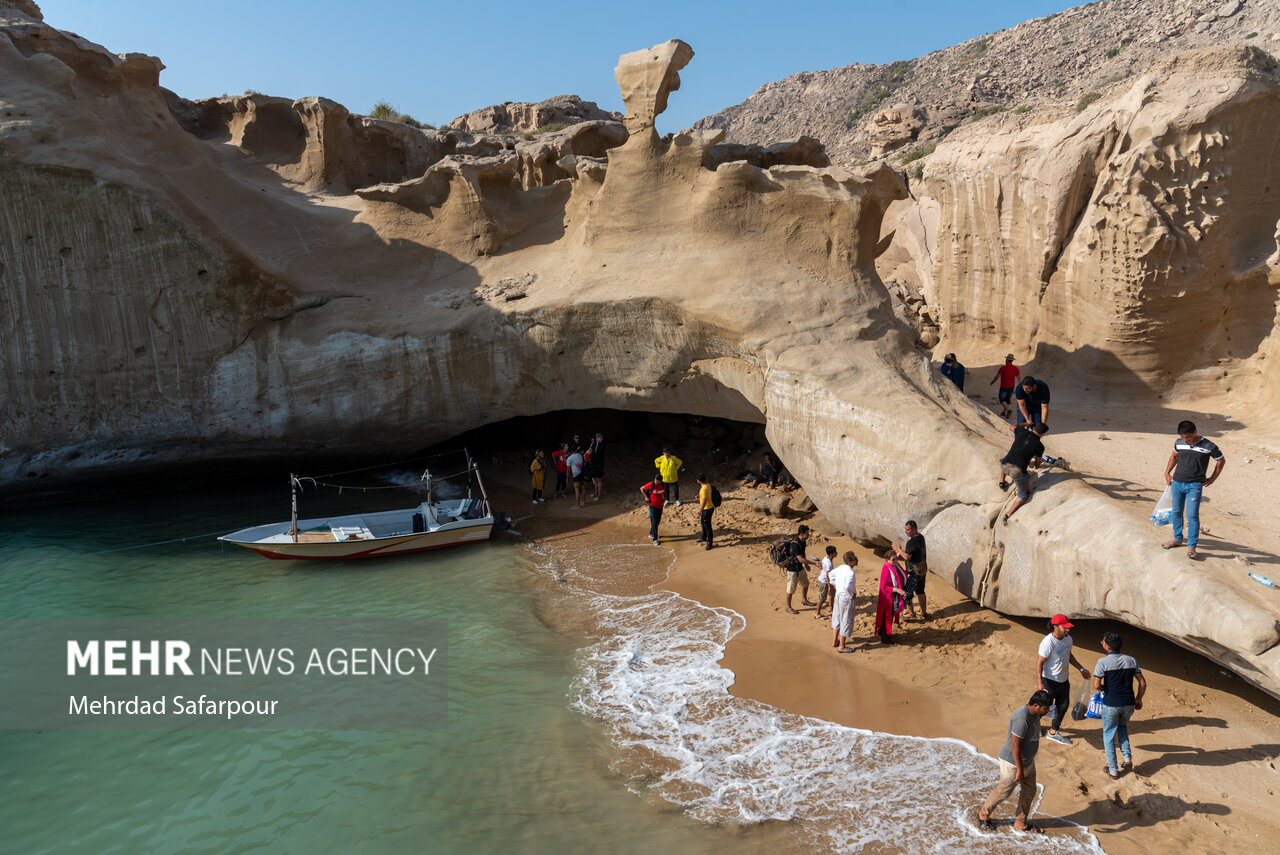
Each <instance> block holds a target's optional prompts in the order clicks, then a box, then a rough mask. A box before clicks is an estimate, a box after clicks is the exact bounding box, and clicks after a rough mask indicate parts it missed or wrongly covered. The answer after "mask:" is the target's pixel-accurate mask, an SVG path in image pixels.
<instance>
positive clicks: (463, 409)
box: [0, 6, 1280, 692]
mask: <svg viewBox="0 0 1280 855" xmlns="http://www.w3.org/2000/svg"><path fill="white" fill-rule="evenodd" d="M0 10H3V14H4V15H6V16H7V21H6V26H5V29H4V30H3V35H0V74H2V75H3V77H4V79H6V80H7V81H15V82H14V83H13V84H11V85H7V87H6V89H5V91H4V92H3V94H2V95H0V98H3V100H4V102H5V103H4V104H3V105H0V144H2V145H3V153H2V154H0V180H2V181H4V187H5V191H6V192H5V193H4V194H3V196H2V198H0V218H2V219H0V221H2V222H4V224H5V227H4V235H3V241H4V248H5V255H4V259H5V268H4V269H3V270H0V299H3V301H4V306H3V312H4V316H5V317H7V318H9V319H10V320H9V323H10V324H11V335H10V336H8V337H6V341H5V347H6V354H5V356H6V361H5V368H4V374H3V382H4V386H3V388H2V389H0V394H2V395H3V398H4V404H5V406H4V407H3V408H2V409H0V429H2V430H0V436H3V440H4V448H3V449H0V485H2V486H3V489H4V490H5V491H6V492H7V493H8V494H9V495H15V494H20V493H22V492H31V491H33V490H34V489H35V488H36V485H40V486H46V485H47V488H48V489H54V488H56V487H57V486H58V485H59V484H62V485H64V486H70V485H71V484H72V483H74V479H76V478H77V477H82V476H84V475H87V474H94V473H99V474H103V473H106V474H119V473H121V472H133V471H137V470H138V469H140V468H145V467H146V466H148V465H150V466H155V467H167V466H172V465H173V464H174V463H176V462H184V463H190V462H192V461H196V460H222V459H227V458H229V457H234V458H236V459H238V460H266V459H273V458H274V457H275V455H277V454H278V453H279V452H280V451H281V450H294V451H297V450H304V451H311V452H313V453H320V452H321V451H322V450H323V451H325V452H337V451H348V452H350V451H355V450H359V451H360V452H363V453H375V452H392V451H402V450H408V449H413V448H418V447H421V446H423V445H425V444H428V443H431V442H434V441H438V440H443V439H446V438H448V437H450V436H452V435H455V434H456V433H459V432H461V431H464V430H467V429H469V428H473V427H476V426H478V425H480V424H484V423H488V422H494V421H500V420H503V419H506V418H509V417H511V416H514V415H522V414H526V415H527V414H537V413H541V412H547V411H551V410H559V409H565V408H566V407H581V408H593V407H611V408H620V409H640V410H649V411H659V412H660V411H676V412H688V413H700V414H706V415H717V416H726V417H731V418H737V419H744V420H754V421H757V422H764V423H765V424H766V429H767V435H768V437H769V440H770V442H771V444H772V445H773V447H774V448H775V450H776V451H777V452H778V453H779V455H780V456H781V457H782V458H783V459H784V460H785V462H786V463H787V465H788V467H789V468H790V469H791V471H792V472H793V473H794V474H795V475H796V476H797V477H798V478H799V479H800V480H801V481H802V482H803V483H804V484H805V485H806V487H807V489H808V493H809V495H810V496H811V497H812V498H813V499H814V500H815V501H816V502H817V504H818V506H819V507H821V508H822V509H823V511H824V512H825V513H826V514H827V515H828V516H829V517H830V518H831V519H832V520H833V521H834V522H835V524H836V525H838V526H840V527H841V528H842V529H844V530H846V531H848V532H849V533H851V534H852V535H853V536H855V537H857V538H859V539H862V540H867V541H882V540H883V539H885V538H886V537H888V536H894V535H895V534H896V532H897V531H898V530H899V527H900V525H901V522H902V520H903V519H905V518H907V517H908V516H910V517H915V518H917V519H919V520H920V521H921V522H922V523H927V526H926V531H927V533H928V536H929V538H930V557H931V566H932V569H933V570H934V572H937V573H939V574H941V575H943V576H944V577H946V578H948V579H949V580H951V581H952V582H953V584H955V585H956V586H957V587H959V588H960V589H961V590H964V591H965V592H966V593H969V594H971V595H972V596H974V597H976V598H978V599H980V600H981V601H983V602H985V603H988V604H990V605H992V606H994V607H996V608H1000V609H1002V610H1004V611H1009V612H1014V613H1023V614H1036V613H1044V611H1045V610H1046V609H1047V610H1048V611H1049V612H1053V611H1069V612H1073V613H1075V614H1080V615H1095V616H1104V615H1105V616H1111V617H1119V618H1122V619H1124V620H1127V621H1129V622H1131V623H1134V624H1136V625H1139V626H1143V627H1146V628H1148V629H1152V630H1154V631H1156V632H1159V633H1161V634H1164V635H1166V636H1169V637H1171V638H1175V639H1177V640H1179V641H1180V642H1181V643H1184V644H1186V645H1188V646H1189V647H1192V648H1193V649H1196V650H1200V651H1203V652H1206V653H1209V654H1210V655H1214V656H1217V657H1218V658H1220V659H1221V660H1222V661H1224V662H1227V663H1228V664H1230V665H1231V667H1233V668H1235V669H1236V670H1237V671H1238V672H1239V673H1241V674H1243V675H1245V676H1247V677H1248V678H1249V679H1250V680H1253V681H1254V682H1256V683H1258V684H1259V685H1262V686H1264V687H1266V688H1267V689H1268V690H1270V691H1273V692H1280V654H1278V653H1277V650H1278V649H1280V648H1277V642H1278V641H1280V637H1278V636H1277V626H1276V618H1277V614H1276V612H1275V610H1274V609H1271V608H1270V607H1269V606H1265V605H1259V604H1258V603H1256V602H1254V601H1252V600H1247V599H1245V598H1244V597H1242V596H1240V595H1239V594H1238V593H1236V592H1235V591H1234V590H1233V589H1230V588H1226V587H1224V586H1221V585H1218V584H1216V583H1214V582H1212V581H1210V580H1209V579H1208V577H1205V576H1200V575H1196V574H1194V573H1192V572H1191V571H1189V570H1187V569H1185V567H1183V566H1181V565H1176V564H1175V563H1173V561H1172V557H1171V556H1162V558H1167V559H1170V560H1168V561H1165V562H1164V563H1160V562H1157V563H1156V567H1155V568H1154V570H1155V571H1158V572H1160V573H1161V574H1162V580H1163V582H1164V584H1163V585H1162V586H1161V587H1160V588H1159V595H1158V596H1156V595H1155V593H1154V592H1155V590H1156V589H1155V588H1154V586H1152V585H1151V584H1149V583H1147V582H1146V581H1144V580H1143V579H1142V578H1135V576H1134V574H1133V572H1132V570H1133V568H1134V567H1135V566H1140V565H1141V564H1143V562H1144V560H1145V559H1144V556H1143V555H1141V554H1139V551H1138V550H1139V546H1138V545H1137V544H1134V543H1133V539H1132V538H1126V537H1125V536H1124V535H1125V533H1126V532H1127V531H1130V530H1132V527H1133V526H1134V525H1136V524H1137V522H1138V521H1137V520H1135V519H1134V516H1135V513H1134V512H1133V511H1132V510H1126V509H1124V508H1119V509H1118V508H1117V506H1116V504H1115V503H1114V502H1112V501H1110V500H1109V499H1107V497H1106V496H1104V495H1103V494H1101V493H1099V492H1097V491H1095V490H1094V489H1093V488H1091V487H1089V486H1088V485H1087V484H1084V483H1083V482H1080V481H1067V482H1063V483H1059V484H1056V485H1055V486H1054V489H1053V490H1052V491H1049V492H1047V493H1045V494H1044V498H1043V499H1040V498H1038V499H1037V501H1036V502H1035V503H1034V505H1033V506H1029V507H1028V509H1027V510H1026V511H1024V512H1023V513H1022V514H1020V522H1021V521H1022V519H1024V518H1025V519H1026V520H1028V521H1029V524H1028V525H1019V526H1011V527H1009V528H1004V527H997V526H996V525H995V521H996V519H997V517H998V516H999V513H1000V507H1001V503H1002V501H1003V499H1004V497H1003V495H1002V494H1000V493H999V492H998V491H997V490H996V488H995V486H994V484H992V483H991V480H992V479H991V477H990V474H991V471H990V470H991V461H992V459H993V457H994V456H996V454H997V453H998V444H1000V443H1003V442H1005V441H1006V440H1005V437H1006V433H1005V432H1004V431H1003V430H1002V428H1001V427H1000V426H999V425H997V424H996V423H995V422H994V421H993V420H992V419H991V418H990V416H989V415H985V414H983V413H982V412H980V411H979V410H978V409H976V408H975V407H974V406H973V405H972V403H971V402H970V401H969V400H968V399H967V398H966V397H964V396H963V395H962V394H960V393H959V392H958V390H956V389H955V388H954V387H953V386H951V385H950V384H949V383H940V382H939V380H938V378H937V376H936V374H934V373H933V372H932V371H931V370H930V366H929V363H928V360H927V357H926V356H925V355H924V354H923V353H922V352H920V351H918V350H917V349H916V348H915V346H914V344H915V341H916V337H917V330H915V329H914V328H913V327H912V325H911V324H909V323H906V322H905V321H904V318H903V317H900V316H899V314H895V307H894V302H893V299H892V298H891V296H890V294H889V292H888V291H887V290H886V289H885V287H884V286H883V284H882V283H881V281H880V280H879V278H878V277H877V275H876V272H875V269H874V259H875V256H876V254H877V252H878V251H880V250H881V249H883V245H884V242H883V241H882V240H881V237H882V229H881V226H882V220H883V219H884V218H885V214H886V211H887V210H888V209H889V208H890V206H891V205H893V204H895V203H898V204H902V203H903V201H905V200H906V198H907V188H906V185H905V183H904V181H903V177H902V176H901V175H900V174H899V173H896V172H894V171H893V170H891V169H888V168H887V167H884V166H879V167H876V168H873V169H870V170H865V171H850V170H846V169H842V168H839V167H831V166H825V165H821V164H824V163H825V159H824V158H825V155H823V154H822V152H821V151H820V150H819V149H818V148H817V147H816V145H815V144H814V143H813V142H812V141H811V140H810V141H805V140H800V141H797V142H796V143H793V144H789V145H785V146H781V147H751V146H743V147H741V148H734V147H731V146H725V145H724V143H723V140H722V134H721V133H719V132H716V131H695V132H689V133H684V134H678V135H676V136H674V137H672V138H670V139H669V140H666V139H664V138H662V137H660V136H659V134H658V133H657V131H656V129H655V127H654V123H655V119H656V118H657V117H658V116H659V115H660V113H661V108H662V106H663V105H664V104H665V103H666V99H667V97H668V95H669V94H670V93H671V92H672V91H673V90H674V88H675V87H676V85H677V84H678V80H679V71H680V69H681V68H683V67H684V66H685V65H686V64H687V63H689V62H690V61H691V59H692V57H693V53H692V50H691V49H690V48H689V46H688V45H685V44H683V43H681V42H675V41H673V42H668V43H666V44H664V45H659V46H656V47H655V48H653V49H650V50H647V51H640V52H637V53H636V54H629V55H627V56H625V57H623V58H622V60H621V62H620V64H619V66H618V68H617V69H616V71H615V76H616V78H617V80H618V84H619V88H620V89H621V91H622V92H623V95H624V101H625V103H626V104H627V116H626V117H625V119H624V121H623V123H612V122H601V123H591V122H587V123H583V124H582V125H579V126H575V127H574V128H569V129H566V130H565V131H563V132H561V133H562V134H564V136H562V137H555V138H552V139H546V138H542V137H540V138H539V139H537V140H533V141H523V142H529V143H530V144H531V146H532V147H530V148H522V144H521V143H517V142H514V141H512V142H511V144H510V145H508V141H506V140H499V139H497V138H486V137H475V136H472V135H459V134H456V133H455V134H453V135H452V136H450V135H449V134H439V133H433V132H429V131H426V132H423V131H417V130H415V129H411V128H405V127H404V126H396V128H390V127H383V126H381V125H378V124H370V123H368V120H363V119H357V118H355V117H352V116H350V115H349V114H348V113H347V111H345V110H344V109H342V108H341V107H340V105H336V104H333V103H332V102H327V101H324V100H323V99H303V100H301V101H296V102H283V101H275V100H272V99H265V98H260V97H258V96H251V97H249V98H246V99H230V102H229V103H222V102H221V101H219V102H218V103H213V104H207V103H206V104H195V105H186V104H183V103H181V102H175V101H173V99H170V101H171V103H175V104H176V106H175V107H174V109H173V110H171V109H170V108H169V106H168V105H167V104H166V100H165V97H164V94H163V92H162V91H161V90H160V89H159V87H158V85H157V82H156V75H157V72H158V69H159V64H158V62H156V61H155V60H150V59H148V58H143V57H124V58H122V57H117V56H114V55H112V54H110V53H108V52H107V51H105V50H104V49H102V48H99V47H97V46H94V45H91V44H89V43H86V42H83V41H82V40H79V39H77V38H74V37H71V36H69V35H66V34H62V33H58V32H57V31H56V30H53V29H52V28H49V27H47V26H46V25H44V24H43V23H41V22H39V21H38V20H35V19H34V18H33V17H32V16H31V15H30V14H29V13H25V12H22V11H17V10H15V9H14V7H12V6H10V7H0ZM1152 91H1153V93H1154V94H1152V95H1151V96H1149V98H1148V100H1149V101H1150V102H1152V103H1155V102H1159V101H1166V102H1169V103H1171V104H1174V105H1177V104H1181V103H1183V102H1184V100H1185V99H1184V93H1182V92H1180V91H1179V90H1178V89H1172V90H1169V91H1165V90H1163V89H1161V88H1159V87H1158V86H1157V88H1156V89H1154V90H1152ZM1174 109H1176V108H1174ZM10 114H12V115H10ZM175 116H179V117H181V121H179V118H177V117H175ZM1212 121H1216V119H1213V118H1212V117H1211V116H1210V117H1207V118H1206V122H1212ZM1134 127H1136V126H1134ZM1210 131H1211V129H1210V128H1207V127H1206V128H1205V132H1206V135H1207V134H1208V133H1209V132H1210ZM1149 136H1151V137H1152V138H1156V137H1159V134H1156V133H1152V134H1150V135H1149ZM1137 138H1138V135H1137V134H1134V139H1137ZM491 140H492V141H491ZM450 146H452V149H451V150H450V148H449V147H450ZM366 156H367V158H368V161H369V162H368V164H365V163H364V161H365V158H366ZM957 163H958V161H957ZM931 168H933V167H931ZM928 180H929V181H930V182H932V181H934V180H935V179H933V178H932V177H930V178H929V179H928ZM1224 180H1225V181H1226V184H1227V186H1233V185H1232V180H1233V179H1232V178H1231V176H1226V177H1225V178H1224ZM930 186H933V185H932V184H930ZM1116 187H1117V190H1116V192H1117V193H1121V194H1124V193H1127V194H1128V196H1125V197H1123V198H1120V197H1117V199H1116V200H1115V201H1114V202H1113V203H1109V204H1111V205H1112V208H1114V209H1117V210H1119V209H1124V210H1128V208H1125V207H1124V206H1125V205H1127V204H1133V205H1137V206H1139V208H1140V207H1141V205H1142V204H1143V203H1142V199H1143V198H1153V197H1143V196H1141V195H1140V194H1135V192H1134V191H1133V190H1132V185H1131V184H1130V183H1126V181H1125V180H1122V179H1120V178H1118V179H1117V183H1116ZM1126 188H1128V189H1126ZM932 198H933V199H934V201H933V202H932V204H933V210H934V212H935V213H933V214H931V215H929V216H932V217H933V222H934V223H935V224H937V225H936V226H935V231H934V234H935V235H936V234H937V230H938V229H941V228H942V224H944V223H946V222H949V220H947V219H946V218H945V217H946V216H950V215H949V214H946V215H945V216H944V212H945V211H947V210H948V209H947V208H946V206H945V204H944V201H943V199H944V197H943V196H942V195H938V196H935V197H932ZM984 204H985V203H984ZM1112 208H1109V209H1108V210H1111V209H1112ZM920 218H921V219H926V215H925V214H921V215H920ZM1209 227H1210V228H1212V226H1209ZM1202 228H1204V227H1203V226H1202ZM1069 231H1070V230H1069ZM1077 232H1079V229H1078V228H1077V229H1076V230H1074V231H1070V233H1071V234H1075V233H1077ZM902 233H903V235H904V237H903V242H904V243H903V245H904V246H905V245H906V244H905V241H906V237H905V235H906V234H907V231H906V230H905V229H904V230H902ZM931 240H935V242H934V243H930V241H931ZM894 241H897V238H895V239H894ZM894 241H891V242H890V243H893V242H894ZM916 245H918V246H921V247H924V248H926V249H928V250H929V252H930V253H931V255H932V256H937V255H940V254H942V253H941V250H940V249H939V247H938V244H937V243H936V238H930V234H929V232H928V230H927V229H925V230H923V231H922V232H921V234H920V235H919V237H918V243H917V244H916ZM895 251H896V250H895ZM1018 251H1019V252H1024V250H1022V249H1021V248H1019V250H1018ZM1026 252H1029V251H1026ZM1140 257H1141V256H1140ZM14 259H17V260H16V261H15V260H14ZM898 264H899V265H900V266H902V265H906V266H909V267H912V268H915V269H922V268H923V267H924V266H925V264H926V262H923V261H920V260H919V259H917V258H915V257H913V256H911V255H910V253H906V254H904V255H903V256H902V257H901V258H900V259H899V261H898ZM1172 269H1174V268H1171V270H1172ZM1050 280H1051V281H1052V277H1050ZM944 281H949V280H947V279H946V277H945V276H942V275H940V274H937V273H934V282H935V285H934V286H933V288H934V290H933V291H931V292H929V294H930V295H931V296H930V298H931V299H936V295H937V293H938V290H937V289H938V288H941V287H942V285H941V283H943V282H944ZM924 290H925V291H928V289H924ZM902 293H906V292H905V291H904V292H902ZM949 318H950V320H948V321H947V325H946V327H945V329H946V330H947V331H950V330H951V329H955V328H959V327H958V323H957V321H956V320H955V317H954V316H949ZM999 450H1002V449H999ZM1097 537H1106V538H1111V539H1114V542H1115V543H1117V544H1123V543H1128V544H1129V546H1128V547H1127V549H1126V548H1122V547H1117V548H1116V549H1114V550H1109V551H1106V552H1105V553H1104V552H1094V551H1085V550H1083V549H1082V548H1081V543H1084V542H1087V541H1088V540H1089V539H1090V538H1094V539H1096V538H1097ZM1108 542H1112V541H1111V540H1109V541H1108ZM1147 563H1150V562H1147ZM1064 568H1065V569H1066V572H1064ZM1081 578H1082V579H1085V580H1086V582H1084V583H1080V582H1078V579H1081ZM1228 615H1229V616H1230V620H1228V619H1227V616H1228Z"/></svg>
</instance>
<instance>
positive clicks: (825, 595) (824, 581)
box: [814, 546, 836, 620]
mask: <svg viewBox="0 0 1280 855" xmlns="http://www.w3.org/2000/svg"><path fill="white" fill-rule="evenodd" d="M835 566H836V548H835V547H834V546H828V547H827V554H826V555H824V556H823V557H822V570H821V571H820V572H819V573H818V611H817V613H816V614H814V617H815V618H816V619H817V620H822V607H823V606H824V605H826V602H827V600H828V599H830V600H831V607H832V608H835V603H836V595H835V589H834V588H832V587H831V584H830V583H831V571H832V570H834V569H835Z"/></svg>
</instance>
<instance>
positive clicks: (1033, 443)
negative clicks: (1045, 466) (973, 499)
mask: <svg viewBox="0 0 1280 855" xmlns="http://www.w3.org/2000/svg"><path fill="white" fill-rule="evenodd" d="M1009 429H1010V430H1011V431H1013V445H1011V446H1009V453H1008V454H1006V455H1005V456H1004V457H1001V458H1000V489H1001V490H1003V489H1004V488H1005V487H1007V486H1009V484H1008V482H1007V481H1006V480H1005V479H1006V478H1008V479H1010V480H1012V481H1013V484H1014V486H1015V487H1017V488H1018V497H1017V498H1016V499H1014V500H1013V504H1012V505H1010V506H1009V512H1008V513H1007V514H1005V515H1004V524H1005V525H1008V524H1009V517H1011V516H1013V515H1014V513H1015V512H1017V510H1018V508H1020V507H1022V506H1023V504H1024V503H1025V502H1026V501H1027V499H1028V498H1030V497H1031V473H1030V472H1029V471H1028V470H1030V469H1036V468H1038V467H1039V466H1040V460H1041V458H1043V457H1044V443H1043V442H1041V441H1040V437H1042V436H1044V435H1045V434H1046V433H1048V432H1049V426H1048V425H1047V424H1045V423H1044V422H1040V423H1039V424H1037V425H1036V426H1035V427H1030V428H1028V427H1023V426H1022V425H1013V426H1012V427H1011V428H1009Z"/></svg>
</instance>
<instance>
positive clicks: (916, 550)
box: [893, 520, 929, 620]
mask: <svg viewBox="0 0 1280 855" xmlns="http://www.w3.org/2000/svg"><path fill="white" fill-rule="evenodd" d="M902 530H903V531H904V532H906V534H907V542H906V543H905V544H903V545H902V546H899V545H898V544H896V543H895V544H893V551H894V552H895V553H896V554H897V556H898V557H899V558H905V559H906V561H907V572H909V573H914V574H915V577H916V584H915V590H914V591H913V590H912V589H911V586H910V585H908V586H907V596H906V598H905V600H906V604H907V606H908V607H910V609H911V614H912V615H914V614H915V612H916V607H915V603H914V602H912V601H913V600H914V599H915V597H916V596H917V595H919V597H920V618H921V619H922V620H928V619H929V601H928V600H927V599H925V594H924V583H925V580H926V579H927V577H928V572H929V558H928V552H927V547H926V546H925V542H924V535H923V534H921V533H920V528H919V527H918V526H917V525H916V521H915V520H907V522H906V525H904V526H903V527H902Z"/></svg>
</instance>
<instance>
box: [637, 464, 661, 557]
mask: <svg viewBox="0 0 1280 855" xmlns="http://www.w3.org/2000/svg"><path fill="white" fill-rule="evenodd" d="M640 495H642V496H644V501H645V504H647V505H648V506H649V539H650V540H652V541H653V545H654V546H657V545H658V523H660V522H662V507H663V505H665V504H666V503H667V485H666V483H664V482H663V480H662V473H661V472H655V473H654V474H653V480H652V481H650V482H649V483H648V484H645V485H644V486H643V487H641V488H640Z"/></svg>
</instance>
